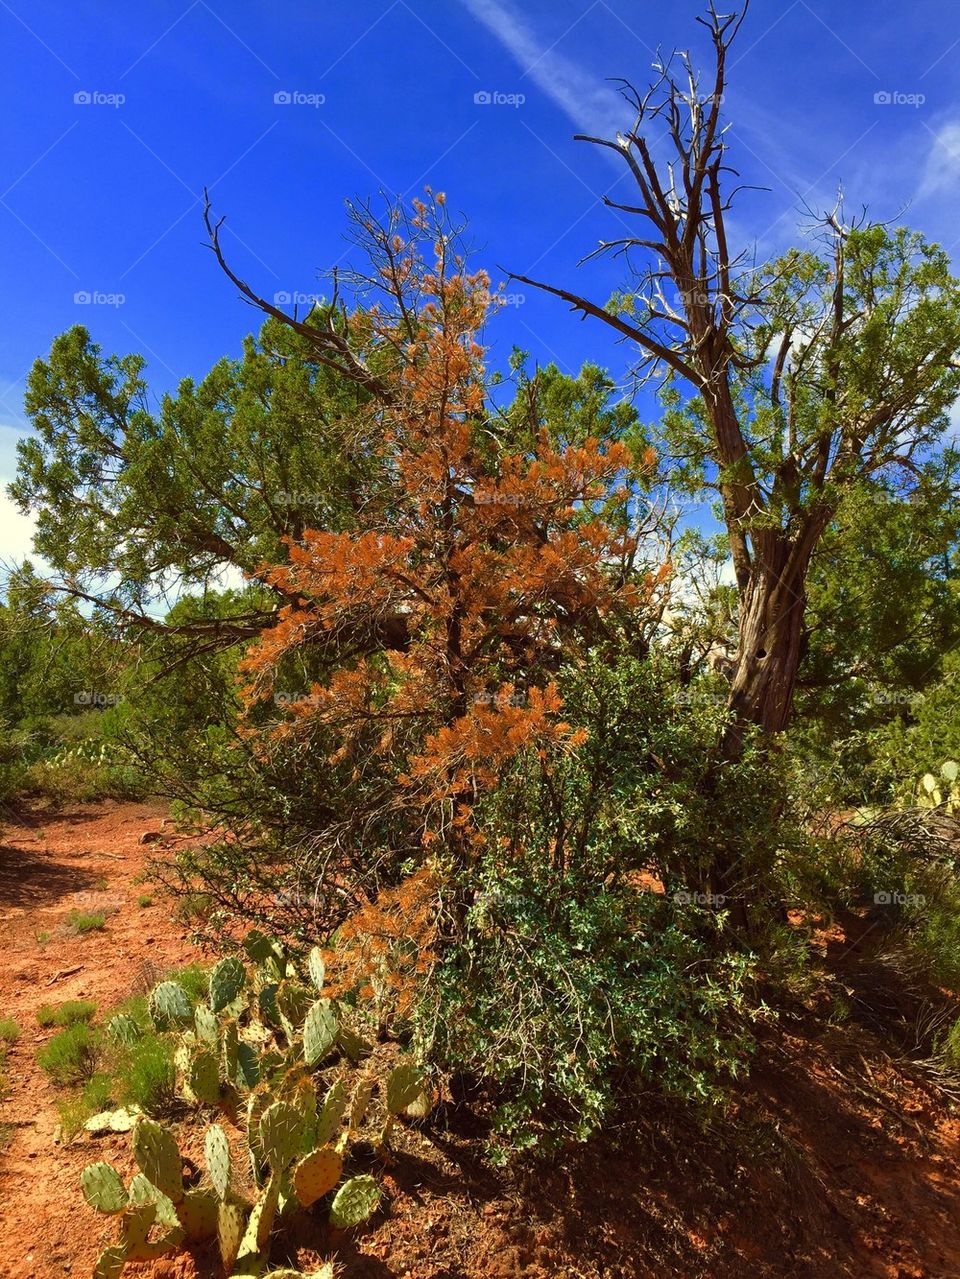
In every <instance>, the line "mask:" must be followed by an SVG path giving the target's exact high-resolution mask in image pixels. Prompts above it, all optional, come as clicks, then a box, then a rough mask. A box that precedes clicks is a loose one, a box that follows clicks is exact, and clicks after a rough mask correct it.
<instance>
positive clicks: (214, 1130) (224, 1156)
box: [203, 1124, 230, 1200]
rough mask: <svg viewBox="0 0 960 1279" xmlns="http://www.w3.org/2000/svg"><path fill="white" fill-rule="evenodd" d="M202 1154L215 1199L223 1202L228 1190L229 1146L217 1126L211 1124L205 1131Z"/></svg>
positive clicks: (225, 1137)
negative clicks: (214, 1192) (215, 1195)
mask: <svg viewBox="0 0 960 1279" xmlns="http://www.w3.org/2000/svg"><path fill="white" fill-rule="evenodd" d="M203 1153H204V1157H205V1159H206V1161H207V1172H208V1173H209V1174H210V1180H211V1181H212V1182H213V1188H214V1190H215V1191H216V1192H217V1197H218V1198H219V1199H221V1200H225V1199H226V1197H227V1194H228V1192H229V1190H230V1145H229V1143H228V1141H227V1134H226V1133H225V1132H224V1131H223V1129H222V1128H221V1127H220V1126H219V1124H211V1125H210V1127H209V1128H208V1129H207V1135H206V1136H205V1137H204V1139H203Z"/></svg>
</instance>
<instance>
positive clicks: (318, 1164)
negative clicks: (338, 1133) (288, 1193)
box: [293, 1146, 343, 1208]
mask: <svg viewBox="0 0 960 1279" xmlns="http://www.w3.org/2000/svg"><path fill="white" fill-rule="evenodd" d="M342 1172H343V1159H342V1157H341V1156H340V1155H339V1154H337V1152H336V1151H335V1150H334V1149H333V1148H332V1147H331V1146H327V1147H324V1148H322V1149H320V1150H314V1151H313V1152H312V1153H311V1154H309V1155H305V1156H304V1157H303V1159H301V1160H300V1162H299V1163H298V1164H297V1166H296V1168H294V1170H293V1188H294V1190H295V1191H296V1195H297V1199H298V1200H299V1201H300V1205H301V1207H303V1208H309V1207H310V1205H311V1204H315V1203H316V1202H317V1200H318V1199H320V1198H322V1197H323V1196H324V1195H326V1194H329V1193H330V1191H331V1190H333V1188H334V1187H335V1186H336V1185H337V1184H338V1183H339V1181H340V1174H341V1173H342Z"/></svg>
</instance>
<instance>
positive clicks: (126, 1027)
mask: <svg viewBox="0 0 960 1279" xmlns="http://www.w3.org/2000/svg"><path fill="white" fill-rule="evenodd" d="M107 1031H108V1032H109V1034H111V1035H112V1036H113V1037H114V1039H118V1040H119V1041H120V1043H121V1044H135V1043H136V1042H137V1040H138V1039H140V1038H141V1037H142V1036H143V1031H142V1030H141V1029H140V1027H139V1026H138V1025H137V1023H136V1021H134V1019H133V1018H132V1017H131V1016H130V1014H129V1013H117V1015H116V1017H111V1018H110V1020H109V1021H108V1022H107Z"/></svg>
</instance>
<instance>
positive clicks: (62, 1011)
mask: <svg viewBox="0 0 960 1279" xmlns="http://www.w3.org/2000/svg"><path fill="white" fill-rule="evenodd" d="M96 1011H97V1005H96V1004H95V1003H94V1002H93V1001H92V1000H91V999H68V1000H67V1002H66V1003H64V1004H56V1005H53V1004H41V1005H40V1007H39V1008H38V1009H37V1022H38V1024H39V1025H41V1026H44V1027H46V1026H73V1025H75V1024H76V1023H77V1022H80V1021H90V1020H92V1018H93V1017H94V1015H95V1014H96Z"/></svg>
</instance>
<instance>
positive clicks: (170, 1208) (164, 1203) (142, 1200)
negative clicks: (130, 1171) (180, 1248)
mask: <svg viewBox="0 0 960 1279" xmlns="http://www.w3.org/2000/svg"><path fill="white" fill-rule="evenodd" d="M130 1202H131V1203H132V1204H153V1206H154V1208H156V1210H157V1215H156V1217H155V1218H154V1220H155V1221H156V1223H157V1225H158V1226H170V1227H171V1228H173V1227H176V1226H179V1224H180V1218H179V1217H178V1216H177V1210H176V1208H175V1206H174V1204H173V1201H172V1200H170V1199H168V1198H167V1196H166V1195H165V1194H164V1193H163V1191H161V1190H158V1189H157V1188H156V1186H154V1185H152V1184H151V1182H149V1181H147V1179H146V1177H145V1176H144V1175H143V1173H142V1172H138V1173H137V1175H136V1176H135V1177H134V1178H133V1180H132V1181H131V1182H130Z"/></svg>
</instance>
